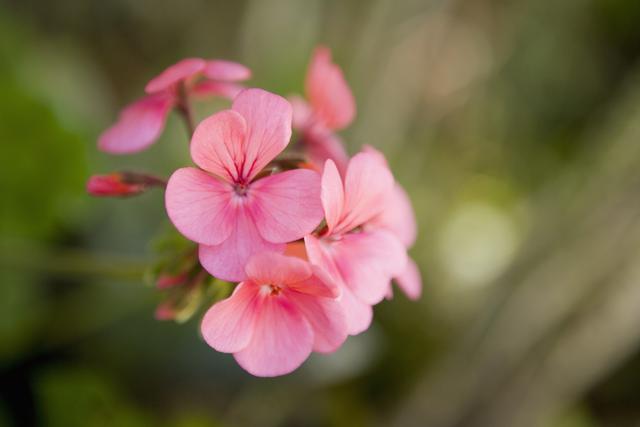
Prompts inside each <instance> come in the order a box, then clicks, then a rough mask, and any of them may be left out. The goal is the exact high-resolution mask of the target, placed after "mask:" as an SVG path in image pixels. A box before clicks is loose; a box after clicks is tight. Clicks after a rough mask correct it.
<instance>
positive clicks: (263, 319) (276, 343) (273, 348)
mask: <svg viewBox="0 0 640 427" xmlns="http://www.w3.org/2000/svg"><path fill="white" fill-rule="evenodd" d="M257 318H258V321H257V322H256V323H255V327H254V331H253V337H252V338H251V342H250V343H249V345H248V346H247V347H245V348H244V349H243V350H241V351H239V352H237V353H235V354H234V356H235V358H236V360H237V361H238V363H239V364H240V366H242V367H243V368H244V369H246V370H247V371H248V372H249V373H251V374H253V375H256V376H259V377H274V376H278V375H284V374H288V373H289V372H292V371H293V370H295V369H296V368H298V367H299V366H300V365H301V364H302V363H303V362H304V361H305V360H306V359H307V357H309V354H311V349H312V347H313V330H312V329H311V326H310V325H309V322H308V321H307V320H306V319H305V317H304V316H303V315H302V314H301V313H300V312H299V311H298V310H297V308H296V306H294V305H293V304H292V303H291V301H289V300H288V299H287V298H286V297H284V295H281V296H266V297H264V299H263V302H262V304H261V305H260V307H259V309H258V313H257Z"/></svg>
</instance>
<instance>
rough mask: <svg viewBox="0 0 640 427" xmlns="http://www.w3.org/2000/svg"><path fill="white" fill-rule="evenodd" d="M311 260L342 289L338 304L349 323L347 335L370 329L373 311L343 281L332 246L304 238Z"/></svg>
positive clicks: (310, 238) (309, 237)
mask: <svg viewBox="0 0 640 427" xmlns="http://www.w3.org/2000/svg"><path fill="white" fill-rule="evenodd" d="M304 242H305V246H306V249H307V255H308V256H309V260H310V261H311V262H312V263H313V264H314V265H316V266H318V268H321V269H322V270H324V271H325V272H326V274H327V275H328V276H329V278H330V279H331V280H333V281H334V282H335V283H336V284H338V286H339V287H340V291H341V294H340V296H339V298H338V302H339V303H340V305H341V306H342V308H343V311H344V313H345V316H346V322H347V333H348V334H349V335H357V334H359V333H360V332H363V331H365V330H367V328H369V325H370V324H371V319H372V318H373V310H372V308H371V306H370V305H369V304H366V303H364V302H362V301H360V300H358V299H357V298H356V297H355V296H354V295H353V292H352V291H351V290H350V289H349V287H347V285H346V284H345V283H344V281H343V280H342V274H341V273H340V270H339V269H338V267H337V265H336V260H335V258H334V254H333V252H332V245H331V244H330V243H328V242H324V241H323V240H322V239H318V238H317V237H315V236H311V235H309V236H306V237H305V238H304Z"/></svg>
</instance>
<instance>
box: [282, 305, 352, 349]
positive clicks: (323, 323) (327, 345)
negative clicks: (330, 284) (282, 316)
mask: <svg viewBox="0 0 640 427" xmlns="http://www.w3.org/2000/svg"><path fill="white" fill-rule="evenodd" d="M287 296H288V297H289V299H290V300H291V301H292V302H293V303H294V304H295V305H296V308H297V309H298V310H299V311H300V312H301V313H302V314H303V315H304V317H305V318H306V319H307V321H308V322H309V324H310V325H311V328H312V329H313V335H314V340H313V350H314V351H317V352H321V353H331V352H333V351H335V350H337V349H338V347H340V346H341V345H342V343H343V342H344V341H345V340H346V338H347V319H346V316H345V313H344V309H343V308H342V306H341V305H340V303H339V302H338V301H336V300H335V299H331V298H322V297H318V296H315V295H309V294H303V293H298V292H288V293H287Z"/></svg>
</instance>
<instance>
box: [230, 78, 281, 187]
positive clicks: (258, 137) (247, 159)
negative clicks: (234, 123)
mask: <svg viewBox="0 0 640 427" xmlns="http://www.w3.org/2000/svg"><path fill="white" fill-rule="evenodd" d="M232 108H233V110H234V111H236V112H238V113H240V114H241V115H242V117H244V119H245V121H246V123H247V133H246V135H247V136H246V141H245V144H244V146H243V152H244V158H243V159H242V164H240V165H239V166H240V167H241V168H242V174H241V176H242V177H243V178H244V179H246V180H249V181H250V180H252V179H253V178H254V177H255V176H256V175H257V174H258V173H259V172H260V171H261V170H262V169H263V168H264V167H265V166H266V165H267V164H268V163H269V162H270V161H271V160H273V158H275V157H276V156H277V155H278V154H280V152H282V150H284V149H285V147H286V146H287V144H288V143H289V139H290V138H291V116H292V112H291V104H289V102H288V101H287V100H286V99H284V98H283V97H281V96H278V95H275V94H272V93H269V92H267V91H265V90H262V89H246V90H244V91H242V92H240V94H239V95H238V96H237V97H236V99H235V100H234V101H233V107H232Z"/></svg>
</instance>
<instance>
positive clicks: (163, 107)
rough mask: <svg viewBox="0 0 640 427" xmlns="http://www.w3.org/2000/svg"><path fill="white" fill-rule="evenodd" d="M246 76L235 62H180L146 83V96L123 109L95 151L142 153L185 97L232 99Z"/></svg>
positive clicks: (196, 60) (191, 60)
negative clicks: (217, 96) (239, 83)
mask: <svg viewBox="0 0 640 427" xmlns="http://www.w3.org/2000/svg"><path fill="white" fill-rule="evenodd" d="M249 77H251V72H250V70H249V69H248V68H246V67H245V66H243V65H240V64H237V63H235V62H230V61H222V60H212V61H205V60H204V59H200V58H188V59H183V60H182V61H180V62H178V63H176V64H174V65H172V66H170V67H169V68H167V69H166V70H164V71H163V72H162V73H160V75H158V76H157V77H155V78H153V79H152V80H151V81H150V82H149V83H148V84H147V86H146V88H145V91H146V92H147V96H145V97H143V98H141V99H138V100H137V101H135V102H133V103H132V104H130V105H129V106H127V107H126V108H125V109H124V110H122V112H121V113H120V117H119V119H118V121H117V122H116V123H115V124H114V125H113V126H111V127H110V128H109V129H107V130H106V131H104V132H103V133H102V135H100V138H99V140H98V148H100V149H101V150H102V151H106V152H108V153H112V154H126V153H134V152H137V151H141V150H144V149H145V148H147V147H149V146H150V145H151V144H153V143H154V142H155V140H156V139H158V137H159V136H160V134H161V133H162V130H163V129H164V125H165V122H166V120H167V115H168V114H169V111H171V109H172V108H174V107H180V105H181V103H183V102H184V99H183V98H184V97H185V96H187V95H193V96H207V95H219V96H225V97H228V98H233V97H235V95H237V93H238V92H239V91H240V90H242V87H241V86H239V85H238V84H237V83H235V82H237V81H241V80H246V79H248V78H249ZM202 79H204V80H202ZM181 92H184V93H181Z"/></svg>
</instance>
